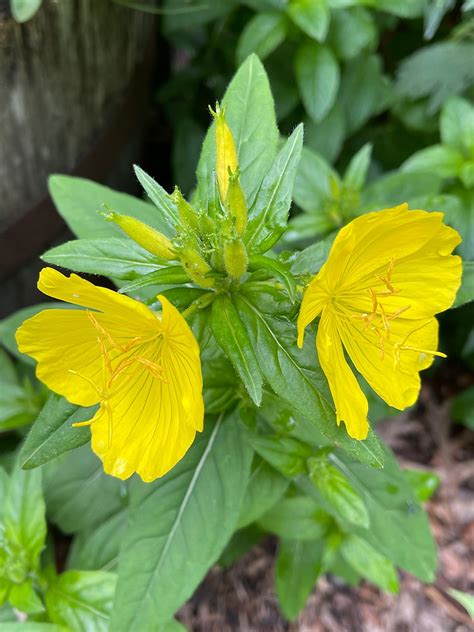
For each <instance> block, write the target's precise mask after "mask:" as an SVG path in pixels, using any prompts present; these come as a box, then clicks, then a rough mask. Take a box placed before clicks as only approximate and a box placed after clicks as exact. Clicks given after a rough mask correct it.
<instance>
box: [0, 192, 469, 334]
mask: <svg viewBox="0 0 474 632" xmlns="http://www.w3.org/2000/svg"><path fill="white" fill-rule="evenodd" d="M452 193H453V195H452V196H450V197H451V198H454V199H453V201H454V202H456V203H455V204H449V205H448V204H445V205H444V206H441V204H439V203H438V204H436V208H438V209H439V208H441V209H442V210H444V221H445V222H446V223H447V224H449V225H450V226H452V227H453V228H455V229H456V230H457V231H458V232H459V233H460V234H461V237H462V242H461V243H460V244H459V246H458V247H457V249H456V250H457V253H458V254H459V255H461V257H462V258H463V259H465V260H467V261H472V260H473V259H474V191H465V190H463V189H456V190H454V191H452ZM447 197H448V196H446V198H447ZM440 202H441V203H442V202H443V200H440ZM434 206H435V204H433V206H432V207H431V208H430V209H429V210H435V208H434ZM0 327H1V325H0Z"/></svg>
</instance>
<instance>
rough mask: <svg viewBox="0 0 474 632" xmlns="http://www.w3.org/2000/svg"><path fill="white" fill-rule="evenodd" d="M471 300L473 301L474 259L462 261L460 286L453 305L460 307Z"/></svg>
mask: <svg viewBox="0 0 474 632" xmlns="http://www.w3.org/2000/svg"><path fill="white" fill-rule="evenodd" d="M471 301H474V261H463V264H462V282H461V287H460V288H459V290H458V293H457V294H456V300H455V301H454V305H453V307H460V306H461V305H465V304H466V303H470V302H471Z"/></svg>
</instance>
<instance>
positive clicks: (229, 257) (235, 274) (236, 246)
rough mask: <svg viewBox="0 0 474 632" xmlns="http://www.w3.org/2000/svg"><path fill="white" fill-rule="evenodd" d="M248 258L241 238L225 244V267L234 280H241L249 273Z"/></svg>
mask: <svg viewBox="0 0 474 632" xmlns="http://www.w3.org/2000/svg"><path fill="white" fill-rule="evenodd" d="M247 264H248V257H247V251H246V249H245V246H244V242H243V241H242V239H240V237H238V238H237V239H232V240H231V241H226V242H225V244H224V267H225V270H226V272H227V274H228V275H229V276H230V277H231V278H232V279H240V277H241V276H242V275H243V274H245V272H246V271H247Z"/></svg>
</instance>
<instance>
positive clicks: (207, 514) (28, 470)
mask: <svg viewBox="0 0 474 632" xmlns="http://www.w3.org/2000/svg"><path fill="white" fill-rule="evenodd" d="M211 115H212V118H213V122H212V124H211V126H210V128H209V131H208V133H207V135H206V138H205V140H204V144H203V147H202V152H201V157H200V160H199V164H198V167H197V183H196V186H195V188H194V191H193V193H192V195H191V196H189V197H188V199H186V198H185V197H184V196H183V194H182V193H181V191H180V190H179V189H175V191H174V192H172V193H167V192H166V191H165V190H164V189H163V188H162V187H161V186H160V185H159V184H158V183H157V182H156V181H155V180H154V179H153V178H152V177H150V176H149V175H148V174H146V173H145V172H144V171H143V170H141V169H140V168H139V167H136V168H135V172H136V175H137V177H138V180H139V181H140V183H141V185H142V186H143V188H144V191H145V193H146V195H147V199H146V201H143V200H140V199H137V198H133V197H131V196H127V195H124V194H121V193H117V192H115V191H112V190H110V189H108V188H106V187H103V186H100V185H98V184H95V183H93V182H89V181H85V180H81V179H78V178H71V177H67V176H53V177H52V178H51V181H50V190H51V194H52V196H53V199H54V200H55V202H56V205H57V208H58V211H59V212H60V214H61V215H62V216H63V217H64V219H65V220H66V222H67V223H68V225H69V227H70V228H71V230H72V231H73V232H74V233H75V234H76V236H77V239H76V240H74V241H71V242H68V243H66V244H63V245H60V246H57V247H55V248H53V249H52V250H49V251H48V252H46V253H45V254H44V255H43V260H44V261H45V262H46V263H48V264H49V265H50V266H56V267H61V268H66V269H68V270H70V271H72V273H68V274H69V276H68V275H65V274H63V273H62V272H60V271H58V270H56V269H54V268H52V267H45V268H44V269H43V270H42V272H41V274H40V280H39V284H38V287H39V289H40V290H41V291H42V292H43V293H44V294H46V295H48V296H50V297H52V298H54V299H57V300H58V301H59V302H57V303H55V304H51V303H47V304H42V305H40V306H38V307H35V308H32V309H29V310H28V312H27V313H20V314H17V315H14V317H12V318H11V319H9V320H8V321H5V322H4V323H2V327H3V329H2V328H0V334H2V340H4V342H5V344H7V345H8V348H9V350H10V351H12V353H14V354H16V355H17V356H18V358H19V359H20V361H21V362H22V363H24V364H26V365H29V366H31V362H32V359H33V360H34V362H35V363H36V375H37V378H38V379H39V380H40V381H41V382H42V383H43V384H45V385H46V386H47V387H48V388H49V389H50V390H51V391H52V393H51V394H50V396H49V398H48V401H47V402H46V404H45V406H44V408H43V409H42V411H41V412H40V414H39V415H38V418H37V419H36V421H35V423H34V424H33V426H32V428H31V430H30V432H29V434H28V435H27V436H26V439H25V440H24V443H23V445H22V447H21V451H20V453H19V455H18V457H17V461H16V462H15V464H14V466H13V467H12V468H11V472H10V473H9V474H8V475H7V474H5V475H4V476H2V478H1V479H0V481H1V482H2V485H3V486H4V488H5V489H7V490H12V489H14V488H15V489H17V490H20V491H21V493H23V494H26V491H25V490H26V489H27V487H28V485H29V484H31V486H32V488H33V486H34V495H35V498H36V500H37V502H36V505H35V507H36V509H35V510H34V511H35V512H36V514H35V520H36V523H35V524H37V525H39V527H38V529H37V540H35V545H34V547H33V546H32V545H30V544H29V543H28V542H29V541H28V538H26V537H24V538H22V539H21V538H20V539H19V540H18V541H16V542H15V543H14V546H12V542H11V540H12V539H13V535H12V533H13V531H14V529H13V528H12V526H11V525H12V524H14V526H15V528H17V529H20V530H21V525H22V524H23V523H22V521H24V523H25V524H26V523H28V524H33V523H34V521H32V518H31V516H30V515H29V514H28V512H33V507H30V506H29V505H28V506H27V505H25V506H24V507H23V513H21V512H15V511H14V507H13V505H12V503H13V504H14V500H12V499H14V494H12V493H11V492H8V494H7V501H6V509H4V513H3V514H1V512H0V516H1V520H3V524H4V528H3V530H2V533H3V540H1V541H0V551H2V556H3V557H0V596H1V597H2V599H3V600H4V601H6V600H10V603H11V604H12V605H13V606H14V607H16V608H20V609H21V610H22V611H23V612H26V613H28V616H29V618H30V620H31V621H42V622H45V621H50V622H52V623H55V624H59V625H61V626H63V627H64V628H66V629H69V630H73V631H75V630H85V629H94V630H96V629H97V630H102V629H104V630H107V629H108V630H111V631H112V632H128V631H129V630H134V631H135V630H136V631H138V632H140V631H143V632H147V631H148V630H157V631H161V630H164V631H166V630H175V629H180V628H179V625H180V624H179V623H178V622H177V621H175V620H174V619H173V616H174V614H175V613H176V612H177V610H178V609H179V608H180V606H181V605H182V604H183V603H184V602H185V601H186V600H187V599H188V598H189V597H190V596H191V594H192V593H193V591H194V590H195V588H196V587H197V585H198V584H199V582H200V581H201V580H202V578H203V577H204V575H205V574H206V572H207V571H208V569H209V568H210V567H211V566H212V565H213V564H215V563H216V562H217V563H220V564H222V565H226V564H230V563H232V562H233V561H234V560H235V559H237V557H239V556H240V555H241V554H242V552H243V551H244V550H245V547H246V546H251V545H252V544H253V543H254V542H256V541H258V539H260V538H261V537H263V535H264V534H265V533H270V534H274V535H275V536H277V537H278V538H279V550H278V554H277V560H276V567H275V586H276V592H277V595H278V599H279V602H280V605H281V608H282V611H283V613H284V614H285V616H286V617H287V618H289V619H293V618H295V617H296V616H297V615H298V612H299V611H300V610H301V608H302V607H303V606H304V603H305V601H306V599H307V597H308V595H309V593H310V592H311V590H312V588H313V586H314V584H315V583H316V582H317V580H318V577H319V576H320V575H321V574H322V573H326V572H331V573H334V574H336V575H338V576H340V577H342V578H343V579H345V580H346V581H348V582H350V583H357V582H359V581H360V580H361V579H363V578H365V579H368V580H369V581H371V582H373V583H375V584H376V585H377V586H379V587H380V588H382V589H384V590H389V591H393V592H395V591H397V589H398V575H397V567H400V568H403V569H404V570H406V571H408V572H410V573H413V574H414V575H416V576H417V577H419V578H420V579H422V580H423V581H427V582H429V581H432V580H433V579H434V576H435V571H436V551H435V546H434V542H433V539H432V536H431V533H430V530H429V526H428V522H427V519H426V515H425V513H424V511H423V509H422V508H421V506H420V503H419V500H418V497H419V495H420V490H419V487H420V486H422V485H423V481H422V480H421V478H420V477H417V476H416V475H411V476H408V475H407V474H406V473H405V472H404V471H403V469H402V468H401V467H400V466H399V465H398V464H397V462H396V460H395V458H394V457H393V455H392V454H391V452H390V450H389V449H388V448H387V447H386V446H385V445H384V444H383V443H382V442H381V441H380V440H379V439H378V437H377V435H376V433H375V432H374V429H373V428H372V427H371V425H370V410H369V407H368V404H367V399H366V397H365V395H364V394H363V392H362V390H361V387H362V386H363V380H364V379H365V380H366V381H367V382H368V384H369V386H370V387H371V388H372V389H373V390H374V391H375V392H376V393H377V394H378V395H379V396H380V397H381V398H382V399H383V400H385V401H386V402H387V403H388V404H390V405H391V406H394V407H396V408H398V409H404V408H406V407H407V406H410V405H412V404H413V403H414V402H415V401H416V399H417V397H418V393H419V390H420V377H419V372H420V371H421V370H423V369H426V368H427V367H428V366H430V365H431V364H432V363H433V362H434V361H435V360H436V358H440V359H439V360H436V361H442V358H443V357H444V351H443V349H442V348H441V349H440V348H439V344H438V323H437V321H436V319H435V315H436V314H438V313H439V312H442V311H444V310H447V309H449V308H450V307H451V306H452V305H453V303H454V301H455V297H456V293H457V291H458V289H459V286H460V284H461V272H462V270H461V268H462V266H461V259H460V257H459V256H458V255H456V254H452V253H453V250H454V249H455V248H456V247H457V246H458V244H459V243H460V237H459V234H458V233H457V232H456V230H454V229H453V228H451V227H449V226H447V225H446V224H445V222H444V219H443V214H442V210H443V209H442V208H440V209H438V210H439V211H441V212H428V211H426V210H417V209H416V208H415V210H410V209H409V208H408V206H407V205H406V204H404V203H403V202H404V200H403V199H399V200H396V201H395V203H398V206H394V207H393V208H385V209H384V208H380V209H379V210H378V211H375V212H371V213H368V214H360V216H359V217H357V218H355V219H352V221H350V222H349V223H347V225H346V226H345V227H344V228H342V229H341V230H340V231H339V232H338V234H337V235H336V236H335V238H334V242H333V244H332V247H331V248H330V249H326V250H325V249H324V248H325V244H324V243H323V242H320V243H317V244H316V243H314V244H311V245H310V246H309V247H308V248H306V249H304V250H301V251H293V250H292V251H289V250H285V248H286V247H287V246H286V245H285V244H288V242H287V241H285V240H284V239H282V237H283V235H284V233H285V231H286V229H287V225H288V219H289V213H290V206H291V202H292V191H293V187H294V183H295V178H296V175H297V171H298V165H299V161H300V158H301V153H302V147H303V127H302V126H301V125H299V126H297V127H295V129H294V130H293V132H292V133H291V135H290V136H289V137H288V138H286V139H281V138H280V136H279V132H278V128H277V125H276V118H275V110H274V103H273V98H272V94H271V91H270V88H269V84H268V79H267V76H266V73H265V71H264V69H263V67H262V65H261V63H260V61H259V60H258V58H257V57H255V56H250V57H249V58H247V60H246V61H245V62H244V63H243V64H242V66H241V67H240V69H239V70H238V72H237V74H236V75H235V77H234V79H233V80H232V82H231V83H230V85H229V87H228V89H227V91H226V93H225V95H224V97H223V99H222V102H220V103H218V104H212V109H211ZM321 244H322V245H323V246H324V248H323V249H321V248H320V246H321ZM321 253H323V254H324V256H323V257H321ZM78 274H88V275H91V274H95V275H100V276H102V277H107V278H108V279H109V281H104V280H103V279H102V280H100V279H94V280H93V281H91V280H86V279H84V278H82V277H80V276H78ZM106 284H108V286H109V287H104V286H105V285H106ZM112 288H113V289H112ZM460 295H461V296H462V297H463V298H462V299H461V301H468V300H471V299H472V296H471V294H470V291H469V289H468V288H466V287H465V286H464V285H463V286H462V288H461V292H460ZM458 304H459V300H458ZM315 324H317V328H318V329H317V334H316V350H315V346H314V338H315V336H314V328H315ZM310 325H311V328H309V326H310ZM307 327H308V331H307V332H306V336H305V337H304V333H305V330H306V328H307ZM15 331H16V334H15ZM2 332H3V333H2ZM15 335H16V343H17V345H16V343H15V338H14V336H15ZM350 363H351V364H353V366H351V364H350ZM364 388H365V387H364ZM341 422H342V423H341ZM94 453H95V454H94ZM97 457H98V458H97ZM134 473H137V474H138V476H137V475H135V476H132V475H133V474H134ZM41 478H42V479H43V486H42V488H41ZM423 480H424V479H423ZM41 490H43V491H41ZM43 494H44V499H45V502H46V507H47V511H48V519H49V520H50V521H51V522H52V523H53V524H55V525H56V526H58V527H59V528H60V529H61V530H62V531H64V532H65V533H68V534H71V535H72V536H73V542H72V546H71V549H70V552H69V557H68V560H67V565H68V570H67V572H65V573H63V574H60V575H56V572H55V571H54V566H53V564H52V562H51V559H52V558H51V544H48V547H47V548H46V549H45V550H43V551H42V549H44V547H45V533H46V529H45V521H44V520H45V519H44V506H43V505H42V503H43ZM19 496H21V494H20V493H19ZM423 497H424V498H426V494H425V495H424V496H423ZM28 521H29V522H28ZM15 547H16V549H15ZM14 549H15V550H24V551H25V553H24V555H23V558H22V559H23V562H22V565H21V567H20V568H18V567H16V566H15V565H14V564H13V562H12V555H13V554H12V553H11V552H12V551H13V550H14ZM40 555H42V557H41V558H40ZM98 586H100V587H101V588H100V590H97V591H96V590H94V588H95V587H98ZM72 603H74V604H75V605H74V607H71V604H72ZM78 603H79V604H80V605H77V604H78ZM91 603H92V604H93V607H92V608H90V607H88V605H90V604H91ZM81 608H82V610H81ZM78 610H80V611H81V616H83V618H82V619H81V621H82V622H81V621H79V618H78V616H77V611H78ZM84 621H87V624H85V623H83V622H84ZM87 625H88V626H89V627H87ZM94 626H95V627H94Z"/></svg>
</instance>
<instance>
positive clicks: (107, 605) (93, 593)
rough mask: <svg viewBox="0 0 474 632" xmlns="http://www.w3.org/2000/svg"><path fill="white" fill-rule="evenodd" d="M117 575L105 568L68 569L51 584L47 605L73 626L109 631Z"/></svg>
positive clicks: (59, 620) (55, 618)
mask: <svg viewBox="0 0 474 632" xmlns="http://www.w3.org/2000/svg"><path fill="white" fill-rule="evenodd" d="M116 581H117V578H116V576H115V575H113V574H112V573H105V572H103V571H66V572H65V573H62V574H61V575H58V576H57V577H56V578H55V580H54V581H52V582H51V583H50V584H49V585H48V590H47V591H46V596H45V600H46V609H47V612H48V615H49V617H50V618H51V620H52V621H53V622H54V623H58V624H60V625H64V626H67V627H68V628H70V629H71V630H78V631H79V630H81V631H82V630H84V631H87V630H91V631H92V630H93V631H94V632H108V630H109V616H110V613H111V610H112V603H113V598H114V592H115V584H116Z"/></svg>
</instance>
